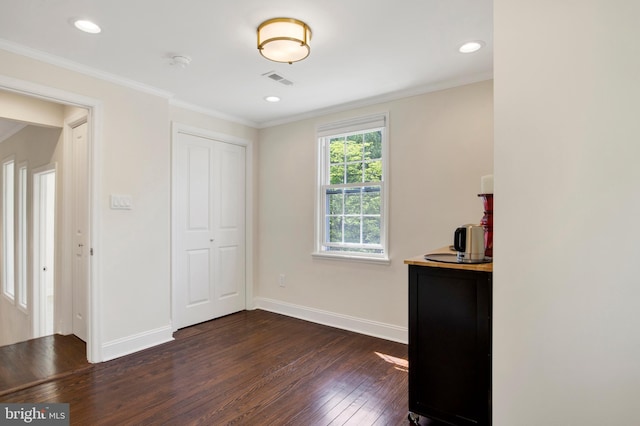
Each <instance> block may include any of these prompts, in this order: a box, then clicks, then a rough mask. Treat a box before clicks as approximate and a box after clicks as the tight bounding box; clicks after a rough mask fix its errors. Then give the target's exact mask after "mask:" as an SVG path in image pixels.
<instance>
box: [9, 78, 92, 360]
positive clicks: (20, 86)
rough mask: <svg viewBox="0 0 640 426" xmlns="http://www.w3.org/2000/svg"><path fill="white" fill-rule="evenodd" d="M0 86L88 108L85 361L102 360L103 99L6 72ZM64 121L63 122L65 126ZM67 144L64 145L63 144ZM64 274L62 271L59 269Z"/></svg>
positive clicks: (66, 249)
mask: <svg viewBox="0 0 640 426" xmlns="http://www.w3.org/2000/svg"><path fill="white" fill-rule="evenodd" d="M0 89H2V90H4V91H8V92H13V93H17V94H20V95H24V96H29V97H33V98H38V99H43V100H45V101H49V102H55V103H58V104H63V105H67V106H72V107H79V108H84V109H86V110H87V118H86V119H87V123H89V131H88V134H87V137H88V138H87V139H88V140H87V150H88V158H89V164H88V173H87V174H88V176H87V178H88V181H89V185H88V192H89V194H88V204H89V205H88V210H89V229H88V231H89V233H88V241H89V247H90V249H91V250H92V251H93V253H94V254H93V255H92V256H90V257H89V271H90V272H89V283H88V288H87V292H88V299H89V303H88V306H87V342H86V343H87V360H88V361H89V362H92V363H96V362H101V361H102V360H103V351H102V341H103V339H102V333H101V332H100V330H101V329H102V327H101V318H102V316H101V311H102V309H101V305H100V297H99V296H98V295H99V294H100V288H101V283H100V280H99V277H100V275H99V270H100V263H101V262H100V247H101V246H100V242H101V234H100V226H99V225H100V223H101V216H100V211H101V202H100V199H99V197H98V194H99V189H100V184H101V176H102V170H101V168H100V162H99V161H98V159H99V153H100V150H101V149H100V148H101V146H102V123H103V106H102V102H101V101H99V100H97V99H93V98H90V97H87V96H82V95H78V94H77V93H72V92H68V91H66V90H61V89H57V88H54V87H49V86H44V85H40V84H37V83H32V82H29V81H24V80H20V79H16V78H12V77H8V76H5V75H0ZM66 127H67V123H65V128H66ZM65 145H66V144H65ZM66 196H67V195H66V194H63V199H61V200H60V202H61V203H63V205H66V204H67V200H66V198H65V197H66ZM65 226H66V225H65V223H64V222H63V224H62V227H63V229H62V230H61V233H62V234H63V235H64V234H66V233H67V232H68V231H70V230H68V229H65ZM69 254H70V250H69V247H67V244H65V245H64V246H63V253H61V255H62V256H65V257H63V258H64V259H66V258H67V257H66V256H69ZM66 263H67V262H62V267H63V269H66V270H67V271H68V269H69V267H68V266H67V265H66ZM62 273H64V271H62Z"/></svg>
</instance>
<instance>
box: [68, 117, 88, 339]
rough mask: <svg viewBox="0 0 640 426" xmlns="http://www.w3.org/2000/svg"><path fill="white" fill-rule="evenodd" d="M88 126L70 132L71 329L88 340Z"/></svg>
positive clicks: (84, 125)
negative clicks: (71, 203)
mask: <svg viewBox="0 0 640 426" xmlns="http://www.w3.org/2000/svg"><path fill="white" fill-rule="evenodd" d="M87 129H88V124H87V123H86V122H85V123H84V124H81V125H79V126H77V127H74V128H73V130H72V134H71V158H72V162H73V164H72V165H71V171H72V188H73V210H72V216H73V218H72V223H73V248H74V252H73V269H72V278H71V280H72V308H71V309H72V312H73V319H72V331H73V334H75V335H76V336H77V337H79V338H80V339H82V340H84V341H85V342H86V341H87V304H88V300H87V287H88V283H89V267H88V263H89V253H88V251H89V244H88V238H87V234H88V233H87V229H88V227H89V224H88V218H89V212H88V208H87V206H88V198H87V197H88V187H87V181H88V176H87V162H88V158H87Z"/></svg>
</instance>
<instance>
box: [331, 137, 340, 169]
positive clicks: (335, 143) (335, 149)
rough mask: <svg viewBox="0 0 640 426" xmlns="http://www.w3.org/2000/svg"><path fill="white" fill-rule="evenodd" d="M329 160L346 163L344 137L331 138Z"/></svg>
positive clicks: (332, 162) (333, 162)
mask: <svg viewBox="0 0 640 426" xmlns="http://www.w3.org/2000/svg"><path fill="white" fill-rule="evenodd" d="M329 162H330V163H331V164H335V163H344V138H335V139H331V141H330V142H329Z"/></svg>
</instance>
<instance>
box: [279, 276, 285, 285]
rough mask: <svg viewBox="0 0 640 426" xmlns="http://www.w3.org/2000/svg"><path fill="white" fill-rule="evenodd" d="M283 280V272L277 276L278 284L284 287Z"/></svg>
mask: <svg viewBox="0 0 640 426" xmlns="http://www.w3.org/2000/svg"><path fill="white" fill-rule="evenodd" d="M284 281H285V275H284V274H280V276H279V277H278V285H279V286H280V287H285V285H284Z"/></svg>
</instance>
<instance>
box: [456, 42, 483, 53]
mask: <svg viewBox="0 0 640 426" xmlns="http://www.w3.org/2000/svg"><path fill="white" fill-rule="evenodd" d="M483 47H484V41H480V40H474V41H469V42H466V43H464V44H463V45H462V46H460V47H459V48H458V52H460V53H473V52H477V51H478V50H480V49H482V48H483Z"/></svg>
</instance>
